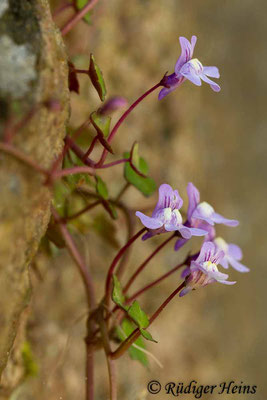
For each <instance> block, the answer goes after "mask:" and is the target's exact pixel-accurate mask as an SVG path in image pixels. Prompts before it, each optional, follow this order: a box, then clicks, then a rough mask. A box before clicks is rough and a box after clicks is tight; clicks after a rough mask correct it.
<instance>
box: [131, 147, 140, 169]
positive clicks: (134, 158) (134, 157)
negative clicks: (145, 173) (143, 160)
mask: <svg viewBox="0 0 267 400" xmlns="http://www.w3.org/2000/svg"><path fill="white" fill-rule="evenodd" d="M138 150H139V144H138V143H137V142H135V143H134V144H133V147H132V151H131V158H132V163H133V165H134V166H135V167H136V168H137V169H139V163H140V157H139V152H138Z"/></svg>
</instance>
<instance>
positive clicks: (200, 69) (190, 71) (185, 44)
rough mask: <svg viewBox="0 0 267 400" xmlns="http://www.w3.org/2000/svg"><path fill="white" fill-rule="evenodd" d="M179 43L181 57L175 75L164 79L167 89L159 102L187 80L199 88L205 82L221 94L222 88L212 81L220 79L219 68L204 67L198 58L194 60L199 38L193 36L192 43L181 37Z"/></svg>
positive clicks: (162, 93) (163, 91)
mask: <svg viewBox="0 0 267 400" xmlns="http://www.w3.org/2000/svg"><path fill="white" fill-rule="evenodd" d="M179 41H180V45H181V55H180V57H179V58H178V60H177V62H176V65H175V69H174V73H173V74H171V75H165V76H164V78H163V79H162V82H161V83H162V85H163V86H165V87H164V88H163V89H162V90H161V91H160V93H159V100H161V99H163V97H165V96H167V94H169V93H170V92H172V91H173V90H175V89H176V88H177V87H178V86H180V85H181V84H182V83H183V82H184V81H185V80H186V79H188V80H189V81H191V82H192V83H194V84H195V85H197V86H201V85H202V81H204V82H206V83H208V84H209V85H210V87H211V89H212V90H214V91H215V92H219V91H220V90H221V88H220V86H219V85H218V84H217V83H216V82H214V81H212V80H211V79H210V78H219V77H220V73H219V70H218V68H217V67H204V66H203V65H202V64H201V62H200V61H199V60H198V59H197V58H192V57H193V52H194V48H195V44H196V41H197V37H196V36H192V37H191V42H189V40H187V39H186V38H185V37H183V36H180V38H179ZM209 77H210V78H209Z"/></svg>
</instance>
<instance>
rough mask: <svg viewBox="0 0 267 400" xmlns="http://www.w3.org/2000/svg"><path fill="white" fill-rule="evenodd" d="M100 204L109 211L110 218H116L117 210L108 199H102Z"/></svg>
mask: <svg viewBox="0 0 267 400" xmlns="http://www.w3.org/2000/svg"><path fill="white" fill-rule="evenodd" d="M102 205H103V207H104V208H105V210H106V211H107V212H108V213H109V215H110V216H111V218H112V219H117V218H118V213H117V210H116V208H115V207H114V205H113V204H112V203H111V202H110V201H107V200H105V199H104V200H103V203H102Z"/></svg>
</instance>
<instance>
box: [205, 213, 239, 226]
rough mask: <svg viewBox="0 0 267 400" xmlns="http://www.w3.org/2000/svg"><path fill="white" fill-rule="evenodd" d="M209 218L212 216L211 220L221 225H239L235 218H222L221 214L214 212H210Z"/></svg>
mask: <svg viewBox="0 0 267 400" xmlns="http://www.w3.org/2000/svg"><path fill="white" fill-rule="evenodd" d="M211 218H212V220H213V222H215V223H216V224H223V225H227V226H237V225H239V222H238V221H237V220H236V219H228V218H224V217H223V216H222V215H221V214H218V213H215V212H214V213H213V214H212V217H211Z"/></svg>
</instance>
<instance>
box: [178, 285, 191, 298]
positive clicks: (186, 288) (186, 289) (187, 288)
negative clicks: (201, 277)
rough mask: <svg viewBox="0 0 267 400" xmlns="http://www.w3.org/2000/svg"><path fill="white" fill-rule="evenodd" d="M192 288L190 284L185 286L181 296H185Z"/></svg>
mask: <svg viewBox="0 0 267 400" xmlns="http://www.w3.org/2000/svg"><path fill="white" fill-rule="evenodd" d="M191 290H192V288H191V287H190V286H188V287H185V288H184V289H183V290H181V292H180V293H179V297H183V296H185V295H186V294H187V293H189V292H191Z"/></svg>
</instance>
